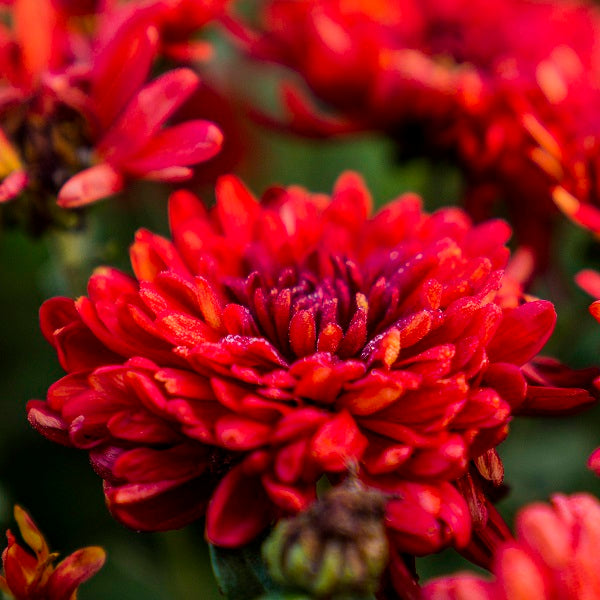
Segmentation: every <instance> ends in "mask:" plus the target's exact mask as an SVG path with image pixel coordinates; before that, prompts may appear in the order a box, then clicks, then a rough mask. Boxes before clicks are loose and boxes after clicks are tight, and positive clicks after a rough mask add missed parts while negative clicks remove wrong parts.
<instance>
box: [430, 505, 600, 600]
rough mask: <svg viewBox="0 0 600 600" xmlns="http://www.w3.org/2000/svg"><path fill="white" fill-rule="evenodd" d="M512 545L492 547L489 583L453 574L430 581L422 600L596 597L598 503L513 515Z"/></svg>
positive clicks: (599, 577) (599, 593)
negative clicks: (492, 575) (491, 566)
mask: <svg viewBox="0 0 600 600" xmlns="http://www.w3.org/2000/svg"><path fill="white" fill-rule="evenodd" d="M516 529H517V534H516V539H515V540H510V541H508V540H507V541H506V542H505V543H504V544H503V545H502V546H501V547H499V548H498V550H497V552H496V555H495V558H494V565H493V569H492V571H493V574H494V575H495V579H493V580H492V581H489V580H487V579H484V578H482V577H479V576H477V575H475V574H468V573H463V574H458V575H454V576H449V577H442V578H440V579H437V580H434V581H431V582H430V583H428V584H427V585H426V586H425V587H424V588H423V596H422V597H423V600H473V599H474V598H477V599H478V600H505V599H506V600H508V599H510V600H513V599H517V598H523V599H525V598H526V599H527V600H545V599H549V598H560V599H561V600H582V599H583V598H590V600H591V599H592V598H598V597H600V571H599V570H598V558H597V552H596V548H598V544H600V503H598V500H597V499H596V498H594V497H592V496H589V495H587V494H575V495H573V496H563V495H560V494H557V495H555V496H554V497H553V498H552V504H551V505H550V506H549V505H548V504H542V503H534V504H530V505H529V506H527V507H526V508H524V509H522V510H521V511H520V513H519V515H518V516H517V524H516Z"/></svg>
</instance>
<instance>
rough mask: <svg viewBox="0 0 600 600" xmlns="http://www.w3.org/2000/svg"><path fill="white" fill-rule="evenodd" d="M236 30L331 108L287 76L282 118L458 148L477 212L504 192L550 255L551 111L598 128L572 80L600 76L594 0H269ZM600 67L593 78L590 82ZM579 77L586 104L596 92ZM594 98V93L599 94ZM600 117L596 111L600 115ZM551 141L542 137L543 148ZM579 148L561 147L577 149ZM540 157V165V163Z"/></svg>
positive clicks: (297, 126)
mask: <svg viewBox="0 0 600 600" xmlns="http://www.w3.org/2000/svg"><path fill="white" fill-rule="evenodd" d="M232 29H233V30H234V31H235V32H236V33H237V35H238V37H239V38H240V39H242V40H243V41H244V44H245V46H246V48H247V49H248V51H249V53H250V54H252V55H254V56H255V57H257V58H259V59H262V60H269V61H276V62H279V63H282V64H284V65H286V66H288V67H290V68H292V69H293V70H294V71H296V72H297V73H299V74H300V76H301V77H302V78H303V79H304V80H305V81H306V83H307V84H308V86H309V87H310V88H311V90H312V91H313V92H314V94H315V95H316V96H317V97H318V98H319V99H320V100H322V101H325V103H326V106H328V107H329V108H330V109H332V110H333V112H334V114H335V116H336V118H328V117H327V116H326V115H323V114H322V113H319V112H318V110H317V109H315V108H314V107H312V106H311V104H310V102H309V101H308V100H306V99H304V98H303V94H302V93H301V92H300V91H299V90H298V89H297V88H296V87H295V86H290V85H289V84H286V87H285V88H284V95H283V99H284V103H285V105H286V108H287V109H288V112H289V118H288V120H287V122H286V123H284V126H285V127H287V128H290V129H292V130H296V131H300V132H303V133H305V134H309V135H331V134H333V133H336V132H343V131H349V130H354V129H377V130H381V131H383V132H385V133H386V134H388V135H389V136H390V137H392V138H393V139H394V140H395V141H396V142H397V144H398V147H399V154H400V155H401V156H404V157H407V158H410V157H412V156H415V155H425V156H427V157H430V158H433V159H437V158H445V159H449V160H450V161H452V162H453V163H455V164H457V166H458V167H459V168H460V169H461V170H462V172H463V174H464V176H465V182H466V185H467V189H468V194H467V195H466V198H465V201H466V203H467V206H468V209H469V211H470V212H471V213H472V215H473V216H474V217H475V218H476V219H477V220H479V219H482V218H487V216H489V214H490V205H491V204H492V203H493V202H495V201H496V200H497V199H499V198H502V199H504V200H505V201H507V202H508V203H509V205H510V207H511V211H512V214H511V222H513V223H514V224H515V228H516V233H517V239H519V240H520V241H522V242H524V243H526V244H527V245H529V246H531V247H532V248H533V249H534V250H535V252H536V254H537V256H538V258H539V260H542V261H543V260H544V255H545V254H546V253H547V251H548V248H547V246H548V242H549V239H548V238H549V235H548V234H549V232H548V228H549V226H550V223H551V222H552V217H555V216H556V210H555V208H554V206H553V202H552V192H553V188H554V186H556V183H557V171H556V168H557V167H556V165H557V162H558V161H557V158H556V157H553V155H554V154H555V152H554V150H555V147H556V146H557V144H556V142H555V143H554V144H553V143H552V141H553V140H554V138H553V136H552V135H551V134H550V133H549V132H548V130H547V129H548V127H549V126H550V124H549V125H548V126H544V125H542V124H541V123H540V119H544V120H545V119H546V117H547V116H548V115H551V116H552V121H551V125H552V126H558V127H559V128H562V129H566V130H570V129H572V125H573V122H576V121H578V120H579V123H578V129H577V131H578V132H580V134H581V135H578V138H577V139H578V140H579V141H581V143H583V141H584V140H585V139H586V135H589V134H591V133H594V134H595V132H596V131H598V132H600V127H597V126H596V129H594V130H593V131H591V130H590V128H589V123H587V122H585V123H582V122H581V120H580V111H579V110H577V108H578V107H576V106H575V102H574V101H573V100H574V99H573V100H572V101H570V102H567V103H565V102H564V96H565V95H566V94H569V95H570V94H571V92H569V91H568V90H569V87H568V86H570V85H571V82H573V81H574V80H575V79H577V80H585V79H586V78H587V80H589V85H588V88H589V90H590V91H591V89H592V87H593V86H596V88H597V84H598V81H597V76H596V75H595V74H594V73H595V72H597V64H598V50H597V48H598V40H599V39H600V15H599V13H598V10H597V8H595V7H592V6H591V5H589V4H587V3H585V2H576V1H570V2H547V1H546V2H535V1H530V0H502V1H501V2H495V3H494V10H493V11H492V10H490V9H489V3H487V2H483V1H475V2H472V1H469V2H466V1H464V0H456V1H452V2H448V1H447V0H425V1H414V0H402V1H400V2H381V1H376V0H364V1H362V0H356V1H353V2H347V1H345V0H300V1H296V0H269V1H268V2H266V3H265V6H264V11H263V13H262V25H261V29H260V30H259V31H248V30H244V29H243V28H242V27H240V26H239V24H236V23H234V24H233V25H232ZM592 79H593V81H592ZM580 91H581V90H580V88H579V87H578V88H577V91H576V90H573V92H572V94H573V96H577V98H579V100H580V104H587V110H586V114H590V116H591V115H594V114H595V113H594V112H592V111H595V107H596V106H597V104H598V102H597V100H596V99H595V98H597V92H596V95H593V96H592V95H589V94H588V96H587V97H586V95H585V94H581V93H579V92H580ZM592 98H594V100H592ZM595 120H596V121H597V118H596V119H595ZM541 146H543V148H544V149H543V150H542V147H541ZM568 150H569V148H566V147H559V153H560V152H562V153H563V154H564V156H565V158H567V157H568ZM540 166H541V168H540Z"/></svg>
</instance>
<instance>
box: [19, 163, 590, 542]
mask: <svg viewBox="0 0 600 600" xmlns="http://www.w3.org/2000/svg"><path fill="white" fill-rule="evenodd" d="M216 196H217V202H216V206H215V207H214V208H213V209H212V210H210V211H208V212H207V211H206V210H205V209H204V207H203V206H202V204H201V202H200V201H199V200H198V199H197V198H196V197H194V196H193V195H192V194H190V193H188V192H183V191H182V192H178V193H176V194H174V195H173V196H172V197H171V201H170V221H171V230H172V235H173V242H171V241H168V240H167V239H164V238H162V237H160V236H158V235H154V234H152V233H150V232H148V231H145V230H142V231H140V232H139V233H138V234H137V236H136V240H135V243H134V244H133V246H132V248H131V261H132V265H133V269H134V272H135V278H132V277H130V276H128V275H126V274H124V273H122V272H119V271H117V270H114V269H111V268H108V267H106V268H101V269H98V270H97V271H96V272H95V274H94V275H93V276H92V277H91V279H90V281H89V285H88V296H87V297H83V298H79V299H78V300H76V301H72V300H70V299H68V298H54V299H51V300H49V301H47V302H46V303H45V304H44V305H43V307H42V309H41V326H42V330H43V333H44V335H45V337H46V338H47V339H48V340H49V342H50V343H51V344H52V345H53V346H54V348H55V349H56V351H57V353H58V356H59V359H60V362H61V365H62V366H63V368H64V369H65V370H66V371H67V373H68V374H67V375H66V376H65V377H64V378H62V379H60V380H59V381H57V382H56V383H55V384H54V385H52V387H51V388H50V390H49V392H48V397H47V401H46V402H42V401H32V402H31V403H30V404H29V406H28V416H29V420H30V422H31V423H32V424H33V426H34V427H35V428H37V429H38V430H39V431H40V432H41V433H42V434H43V435H45V436H46V437H48V438H50V439H52V440H54V441H57V442H60V443H63V444H67V445H71V446H75V447H78V448H81V449H84V450H86V451H88V452H89V454H90V457H91V460H92V464H93V465H94V468H95V469H96V471H97V472H98V474H99V475H100V476H101V477H102V478H103V479H104V482H105V494H106V498H107V502H108V506H109V508H110V510H111V511H112V513H113V514H114V515H115V516H116V517H117V518H118V519H120V520H121V521H123V522H124V523H126V524H127V525H129V526H131V527H133V528H135V529H145V530H153V529H168V528H174V527H180V526H183V525H185V524H186V523H188V522H190V521H192V520H193V519H196V518H197V517H199V516H201V515H202V514H204V513H205V512H206V514H207V536H208V539H209V540H210V541H211V542H213V543H215V544H218V545H224V546H237V545H241V544H244V543H245V542H247V541H248V540H250V539H251V538H253V537H254V536H255V535H256V534H258V533H259V532H260V531H261V530H262V529H263V528H264V527H266V526H267V525H268V524H269V523H270V522H271V521H272V520H273V519H274V518H276V517H277V516H279V515H281V514H286V513H295V512H297V511H300V510H303V509H304V508H306V507H307V506H308V505H309V504H310V503H311V502H312V501H313V500H314V498H315V484H316V482H317V481H318V479H319V478H320V477H321V476H322V475H323V474H327V475H328V476H329V477H330V478H333V479H334V480H335V479H337V478H338V477H342V476H344V475H345V473H346V472H347V470H348V468H349V467H350V466H351V465H356V466H357V467H358V469H359V477H361V478H362V479H363V480H364V481H366V482H367V483H368V484H369V485H372V486H375V487H378V488H381V489H383V490H385V491H388V492H390V493H392V494H393V499H392V500H390V502H388V506H387V516H386V519H387V526H388V529H389V532H390V536H391V539H392V540H393V541H394V543H395V545H396V546H397V547H398V548H400V549H401V550H402V551H405V552H410V553H414V554H425V553H428V552H432V551H435V550H438V549H439V548H441V547H443V546H445V545H448V544H457V545H459V546H464V545H465V544H467V542H468V541H469V537H470V528H471V518H470V516H469V510H468V507H467V502H466V500H465V499H464V498H463V496H462V495H461V494H460V493H459V492H458V491H457V489H456V487H455V486H454V485H453V481H454V480H456V479H457V478H459V477H461V476H463V475H464V474H465V473H466V471H467V467H468V465H469V461H471V459H476V458H477V457H480V456H481V455H483V454H484V453H486V452H487V451H488V450H490V449H492V448H494V447H495V446H496V445H497V444H498V443H499V442H500V441H502V440H503V439H504V437H505V436H506V433H507V428H508V422H509V420H510V418H511V416H512V415H516V414H521V413H529V412H535V411H536V410H538V409H539V410H541V411H542V412H559V413H560V412H568V411H570V410H573V409H575V408H577V407H578V406H580V405H582V404H587V403H589V402H591V401H592V398H591V396H590V395H589V394H588V393H587V392H586V391H585V390H584V389H577V388H568V387H564V388H563V387H560V386H561V385H563V384H564V383H563V384H561V383H555V381H558V380H560V379H561V378H562V381H563V382H564V375H563V374H561V372H560V369H558V368H557V366H556V365H555V363H552V362H545V363H540V364H537V365H534V364H531V363H529V361H531V359H533V358H534V357H535V355H536V354H537V353H538V351H539V350H540V349H541V348H542V347H543V345H544V343H545V342H546V340H547V339H548V337H549V335H550V333H551V331H552V329H553V327H554V323H555V313H554V309H553V306H552V304H551V303H550V302H546V301H543V300H534V301H531V302H526V303H522V302H523V300H522V299H519V298H517V297H514V296H510V295H509V296H506V294H505V293H501V291H500V290H501V286H502V283H503V268H504V266H505V264H506V262H507V259H508V256H509V252H508V249H507V248H506V247H505V245H504V244H505V242H506V240H507V239H508V237H509V234H510V230H509V228H508V226H507V225H506V224H505V223H504V222H503V221H489V222H487V223H484V224H482V225H479V226H473V225H472V224H471V222H470V221H469V219H468V217H467V216H466V215H465V214H464V213H463V212H462V211H461V210H458V209H454V208H448V209H444V210H440V211H438V212H436V213H433V214H427V213H425V212H423V210H422V208H421V204H420V200H419V199H418V198H417V197H415V196H414V195H410V194H409V195H405V196H403V197H401V198H399V199H397V200H395V201H393V202H391V203H390V204H388V205H387V206H386V207H385V208H383V209H382V210H381V211H380V212H378V213H377V214H376V215H375V216H371V198H370V196H369V193H368V191H367V189H366V188H365V186H364V184H363V182H362V180H361V179H360V178H359V177H358V176H357V175H355V174H352V173H347V174H345V175H343V176H342V177H340V179H339V180H338V182H337V183H336V185H335V188H334V191H333V195H332V197H331V198H329V197H327V196H325V195H323V194H309V193H308V192H306V191H305V190H304V189H302V188H299V187H290V188H287V189H284V188H278V187H275V188H271V189H269V190H268V191H267V192H266V193H265V194H264V196H263V198H262V202H261V203H258V202H257V201H256V200H255V199H254V198H253V197H252V195H251V194H250V192H248V190H247V189H246V188H245V187H244V186H243V185H242V184H241V182H240V181H238V180H237V179H235V178H234V177H232V176H228V177H224V178H222V179H221V180H219V182H218V184H217V190H216ZM511 289H512V288H511ZM509 305H510V306H509ZM479 462H482V464H484V463H485V462H486V461H485V458H483V459H482V460H481V461H479ZM482 473H484V475H485V469H482Z"/></svg>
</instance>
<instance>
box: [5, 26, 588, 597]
mask: <svg viewBox="0 0 600 600" xmlns="http://www.w3.org/2000/svg"><path fill="white" fill-rule="evenodd" d="M212 36H213V40H214V41H215V42H216V52H215V59H214V60H213V62H212V63H211V65H210V68H209V71H208V73H205V72H204V71H203V73H202V77H203V79H204V81H205V82H206V83H207V84H208V85H209V86H210V87H211V88H215V89H217V88H218V89H220V90H222V91H221V94H224V98H225V100H226V101H228V99H229V97H231V98H234V97H237V98H239V97H243V98H245V99H248V98H251V99H253V100H256V99H258V100H259V101H260V103H262V105H263V106H266V107H275V108H276V99H275V93H274V89H275V83H276V81H277V78H278V73H277V70H274V72H273V75H272V81H269V80H266V79H265V78H264V76H263V74H262V73H261V74H260V75H259V74H258V73H257V71H256V68H255V67H254V66H252V65H250V64H249V63H248V62H247V61H244V60H243V59H241V58H240V57H239V56H237V54H236V52H235V51H234V50H233V49H232V48H231V47H230V45H229V43H228V42H227V41H225V40H224V39H222V37H220V35H219V34H218V33H213V34H212ZM240 73H243V77H240ZM232 82H235V84H234V83H232ZM236 86H237V87H236ZM223 90H224V91H223ZM194 101H195V102H204V103H205V104H206V107H205V109H203V110H204V112H203V113H202V114H203V115H205V116H206V117H207V118H212V119H213V120H214V121H215V122H217V123H218V124H219V125H222V126H223V128H224V129H225V132H226V134H227V133H228V128H229V131H231V132H235V131H239V130H242V131H244V137H245V138H246V139H247V140H249V141H247V142H246V143H245V144H244V146H243V147H237V146H236V144H235V139H234V140H233V141H231V137H230V138H229V139H230V141H228V142H226V150H225V155H226V158H225V159H213V160H224V162H225V166H226V167H227V168H228V169H232V170H233V171H234V172H235V173H237V174H239V175H241V177H242V178H243V179H244V180H245V181H246V183H247V184H248V185H249V187H250V188H251V189H252V190H253V191H254V192H255V193H256V194H257V195H259V194H261V193H262V192H263V191H264V189H265V188H266V187H267V186H268V185H270V184H275V183H278V184H300V185H303V186H305V187H307V188H308V189H310V190H313V191H322V192H327V193H328V192H330V190H331V188H332V185H333V182H334V181H335V179H336V178H337V177H338V175H339V174H340V173H341V172H342V171H344V170H347V169H353V170H356V171H359V172H360V173H361V174H362V175H363V176H364V177H365V179H366V181H367V183H368V186H369V188H370V190H371V191H372V194H373V196H374V199H375V201H376V203H377V204H378V205H379V206H381V205H383V204H384V203H385V202H387V201H389V200H391V199H393V198H394V197H396V196H397V195H399V194H400V193H402V192H404V191H407V190H412V191H415V192H417V193H419V194H421V195H422V196H423V198H424V200H425V206H426V208H427V209H428V210H430V211H433V210H435V209H436V208H437V207H439V206H442V205H447V204H453V203H458V201H459V199H460V194H461V181H460V178H459V176H458V174H457V172H456V171H454V170H453V169H452V168H451V167H450V166H447V165H443V164H442V165H439V164H438V165H431V164H429V163H427V162H426V161H422V160H419V161H414V162H410V163H408V164H403V165H399V164H398V163H397V161H396V159H395V154H394V150H393V147H392V145H391V143H390V142H389V141H387V140H386V139H384V138H383V137H379V136H377V135H373V134H370V135H356V136H351V137H346V138H344V139H338V140H335V141H323V140H318V141H316V140H306V139H299V138H297V137H293V136H291V135H286V134H284V133H280V132H276V131H273V130H268V129H266V128H264V127H260V126H258V125H255V124H253V123H252V122H251V120H250V119H249V118H248V117H247V116H245V114H244V110H243V107H242V106H241V105H239V104H238V105H232V106H231V107H229V106H227V105H226V102H225V101H222V100H219V98H218V97H215V96H212V95H211V94H210V93H209V92H207V93H206V94H200V95H199V96H198V97H197V98H195V99H194ZM224 106H225V108H224ZM211 111H212V112H211ZM200 112H202V110H201V111H200ZM207 113H208V114H207ZM232 135H234V134H232ZM234 137H235V135H234ZM214 167H215V168H214V171H215V172H216V171H218V170H219V169H221V168H222V164H216V165H214ZM201 176H202V169H201ZM202 177H203V178H202V179H198V180H197V181H196V182H195V183H194V188H195V189H197V190H198V191H199V193H200V194H201V196H202V197H203V198H204V199H205V201H206V202H207V203H210V202H211V201H212V184H211V177H212V174H211V173H210V166H209V168H208V169H207V170H206V171H204V176H202ZM168 193H169V190H168V189H166V188H157V187H155V186H154V185H152V186H150V185H144V184H138V185H136V187H135V188H134V189H133V191H131V192H130V193H129V194H128V197H115V198H111V199H108V200H105V201H103V202H101V203H99V204H97V205H94V206H93V207H91V208H90V209H89V210H88V211H87V213H86V217H85V219H84V221H83V222H82V224H81V229H80V231H77V232H71V233H65V232H59V231H53V232H49V233H46V234H44V235H43V236H42V237H38V238H32V237H28V236H27V235H25V234H24V233H22V232H20V231H15V230H11V229H10V228H8V227H4V226H3V227H2V229H1V231H0V257H1V258H0V310H1V315H2V317H1V319H0V322H1V323H2V325H1V331H2V334H1V335H0V356H1V362H0V369H1V370H2V374H1V376H0V385H1V394H0V411H1V413H0V414H1V415H2V418H1V419H0V531H4V530H6V529H7V528H8V527H12V528H13V529H14V527H15V525H14V521H13V519H12V506H13V504H14V503H18V504H20V505H22V506H23V507H24V508H26V509H27V510H28V511H30V512H31V514H32V516H33V517H34V519H35V521H36V522H37V524H38V525H39V526H40V528H41V529H42V531H43V532H44V533H45V534H46V536H47V539H48V541H49V544H50V546H51V548H52V549H54V550H56V551H58V552H60V553H61V554H62V555H66V554H68V553H70V552H72V551H73V550H75V549H76V548H80V547H83V546H86V545H102V546H103V547H104V548H105V549H106V550H107V553H108V561H107V564H106V566H105V567H104V569H102V571H101V572H100V573H99V574H98V575H97V576H95V577H94V578H93V579H91V580H90V581H89V582H88V583H86V584H85V585H84V586H83V587H82V590H81V592H80V595H79V597H80V599H81V600H100V599H102V600H106V599H107V598H118V599H119V600H138V599H140V598H143V599H144V600H166V599H169V600H200V599H202V600H211V599H213V598H218V597H219V593H218V590H217V587H216V584H215V581H214V578H213V576H212V573H211V570H210V564H209V560H208V551H207V548H206V544H205V542H204V534H203V523H202V522H198V523H196V524H194V525H193V526H191V527H188V528H186V529H184V530H181V531H174V532H169V533H165V534H147V533H135V532H132V531H129V530H127V529H125V528H124V527H123V526H121V525H119V524H118V523H117V522H116V521H115V520H113V519H112V518H111V517H110V515H109V513H108V511H107V510H106V507H105V505H104V500H103V495H102V489H101V480H100V479H99V478H98V477H97V476H96V475H95V474H94V473H93V471H92V470H91V469H90V467H89V464H88V463H87V457H86V455H85V453H83V452H77V451H76V450H72V449H68V448H62V447H60V446H58V445H56V444H53V443H51V442H49V441H47V440H45V439H44V438H42V437H41V436H40V435H39V434H37V433H36V432H34V431H33V430H32V429H31V428H30V427H29V425H28V423H27V420H26V417H25V405H26V403H27V401H28V400H29V399H32V398H43V397H44V396H45V393H46V390H47V388H48V386H49V385H50V384H51V383H53V382H54V381H56V380H57V379H58V378H59V377H61V376H62V371H61V369H60V367H59V365H58V361H57V360H56V357H55V353H54V351H53V350H52V348H51V347H50V346H49V345H48V344H47V343H46V342H45V340H44V339H43V337H42V335H41V333H40V331H39V327H38V310H39V307H40V305H41V303H42V302H43V301H44V300H45V299H46V298H49V297H51V296H55V295H64V296H72V297H76V296H79V295H82V294H85V285H86V281H87V278H88V277H89V275H90V273H91V271H92V270H93V269H94V268H95V267H97V266H99V265H102V264H110V265H114V266H118V267H119V268H121V269H123V270H125V271H127V272H130V267H129V264H128V246H129V245H130V243H131V242H132V240H133V235H134V232H135V231H136V229H138V228H139V227H142V226H143V227H146V228H148V229H151V230H153V231H157V232H161V233H164V234H168V223H167V217H166V215H167V209H166V206H167V204H166V201H167V197H168ZM0 219H1V220H2V221H4V220H5V218H4V214H3V213H0ZM2 221H0V223H1V222H2ZM552 252H553V258H552V261H551V268H550V269H549V271H548V272H547V273H546V274H545V275H544V276H543V277H542V278H540V279H539V280H538V281H536V282H535V283H534V286H533V289H532V292H533V293H534V294H536V295H538V296H540V297H542V298H546V299H549V300H551V301H552V302H554V304H555V305H556V307H557V311H558V325H557V328H556V331H555V334H554V336H553V338H552V339H551V342H550V343H549V345H548V346H547V351H548V353H549V354H552V355H554V356H556V357H557V358H559V359H561V360H562V361H564V362H567V363H568V364H570V365H571V366H578V367H579V366H581V367H582V366H588V365H592V364H598V363H599V362H600V360H599V357H600V325H598V324H597V323H596V322H595V321H594V320H593V319H592V317H591V316H590V315H589V313H588V312H587V306H588V305H589V303H590V298H589V297H587V296H586V295H585V294H584V293H583V292H582V291H580V290H579V289H578V288H577V287H576V286H575V284H574V283H573V275H574V274H575V273H576V272H577V271H579V270H580V269H582V268H583V267H596V268H598V267H600V245H599V244H598V243H597V242H595V241H594V240H592V239H591V236H590V235H589V234H588V233H586V232H584V231H582V230H580V229H578V228H576V227H575V226H573V225H571V224H569V223H567V222H563V223H562V225H561V228H560V232H559V235H558V236H557V237H556V238H555V241H554V246H553V249H552ZM599 423H600V408H596V409H592V410H591V411H589V412H587V413H585V414H583V415H580V416H574V417H569V418H561V419H557V420H549V419H545V420H537V419H530V420H527V419H521V420H520V421H519V422H517V423H514V425H513V426H512V431H511V434H510V435H509V438H508V439H507V441H505V442H504V443H503V444H502V445H501V446H500V448H499V453H500V455H501V457H502V458H503V460H504V463H505V469H506V481H507V483H508V484H509V486H510V488H511V492H510V494H509V495H508V496H507V497H506V498H505V499H504V500H502V501H501V503H500V504H499V509H500V511H501V512H502V514H503V515H504V516H505V518H506V519H507V520H508V522H509V523H512V518H513V515H514V512H515V510H516V509H517V508H518V507H520V506H522V505H523V504H525V503H527V502H530V501H532V500H536V499H544V500H545V499H547V498H548V496H549V495H550V494H551V493H553V492H557V491H561V492H572V491H579V490H588V491H591V492H592V493H594V494H596V495H600V482H598V480H597V479H596V478H595V477H594V476H593V475H592V474H591V472H589V471H588V470H587V469H586V466H585V461H586V459H587V456H588V455H589V453H590V452H591V451H592V450H593V449H594V448H595V447H596V446H598V445H599V444H600V427H598V424H599ZM2 546H3V544H2ZM419 563H420V564H419V569H420V572H421V573H422V576H423V577H424V578H425V577H428V576H431V575H433V574H439V573H445V572H450V571H452V570H455V569H456V568H457V567H458V566H461V565H465V566H466V563H463V562H461V559H460V557H458V556H457V555H456V554H455V553H454V552H452V551H446V552H444V553H442V554H441V555H439V556H434V557H429V558H427V559H422V560H420V561H419Z"/></svg>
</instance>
